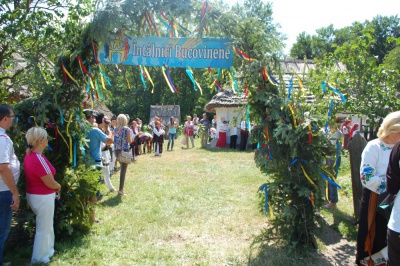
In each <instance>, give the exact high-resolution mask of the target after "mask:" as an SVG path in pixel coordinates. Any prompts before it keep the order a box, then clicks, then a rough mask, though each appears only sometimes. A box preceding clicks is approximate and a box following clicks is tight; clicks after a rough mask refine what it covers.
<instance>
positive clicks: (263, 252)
mask: <svg viewBox="0 0 400 266" xmlns="http://www.w3.org/2000/svg"><path fill="white" fill-rule="evenodd" d="M247 265H249V266H264V265H285V266H286V265H288V266H289V265H293V266H294V265H296V266H297V265H302V266H311V265H312V266H314V265H331V264H330V263H329V262H328V260H326V259H324V258H321V256H320V254H319V253H318V252H317V251H316V250H314V249H311V248H304V249H299V250H298V251H293V252H291V253H289V250H288V248H287V247H286V246H285V245H284V244H278V243H277V242H275V241H274V240H268V239H267V238H266V237H265V235H263V234H261V235H259V236H256V238H255V240H254V241H253V243H252V245H251V249H250V254H249V259H248V262H247Z"/></svg>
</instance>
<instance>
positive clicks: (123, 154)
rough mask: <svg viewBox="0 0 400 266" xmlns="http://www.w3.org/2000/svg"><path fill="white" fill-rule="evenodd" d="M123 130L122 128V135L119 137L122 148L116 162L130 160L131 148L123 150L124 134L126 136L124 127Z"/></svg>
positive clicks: (128, 161) (128, 162)
mask: <svg viewBox="0 0 400 266" xmlns="http://www.w3.org/2000/svg"><path fill="white" fill-rule="evenodd" d="M123 130H124V135H123V137H122V139H121V149H122V150H121V153H120V154H119V156H118V162H120V163H126V164H130V163H131V162H132V152H131V149H129V150H128V151H124V150H123V143H124V140H125V136H126V129H125V128H123Z"/></svg>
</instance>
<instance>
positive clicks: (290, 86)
mask: <svg viewBox="0 0 400 266" xmlns="http://www.w3.org/2000/svg"><path fill="white" fill-rule="evenodd" d="M292 89H293V76H292V77H291V78H290V80H289V87H288V97H287V100H286V102H289V101H290V98H291V97H292Z"/></svg>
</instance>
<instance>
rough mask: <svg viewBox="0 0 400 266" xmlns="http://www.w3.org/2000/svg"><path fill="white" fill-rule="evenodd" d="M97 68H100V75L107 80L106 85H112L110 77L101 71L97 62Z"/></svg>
mask: <svg viewBox="0 0 400 266" xmlns="http://www.w3.org/2000/svg"><path fill="white" fill-rule="evenodd" d="M99 70H100V74H101V76H102V77H103V78H104V79H105V80H106V81H107V84H108V86H110V87H111V86H112V84H111V81H110V79H109V78H108V77H107V75H106V74H105V73H104V72H103V70H102V69H101V65H100V64H99Z"/></svg>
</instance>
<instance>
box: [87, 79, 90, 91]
mask: <svg viewBox="0 0 400 266" xmlns="http://www.w3.org/2000/svg"><path fill="white" fill-rule="evenodd" d="M86 91H87V92H90V77H89V76H88V77H87V85H86Z"/></svg>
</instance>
